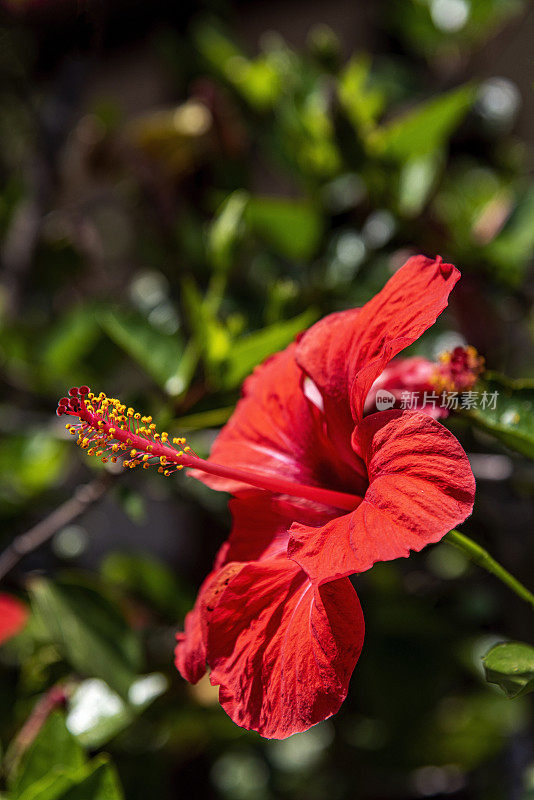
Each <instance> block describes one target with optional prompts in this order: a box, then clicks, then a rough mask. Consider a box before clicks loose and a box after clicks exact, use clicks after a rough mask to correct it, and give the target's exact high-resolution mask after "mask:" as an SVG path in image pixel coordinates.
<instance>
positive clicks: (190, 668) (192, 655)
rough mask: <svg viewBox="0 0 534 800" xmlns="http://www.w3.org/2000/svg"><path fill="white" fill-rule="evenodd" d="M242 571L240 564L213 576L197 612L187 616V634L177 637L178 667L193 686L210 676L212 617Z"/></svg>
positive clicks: (204, 588) (205, 585)
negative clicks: (208, 648) (208, 654)
mask: <svg viewBox="0 0 534 800" xmlns="http://www.w3.org/2000/svg"><path fill="white" fill-rule="evenodd" d="M240 568H241V565H240V564H237V563H235V562H232V563H228V564H225V565H224V566H222V567H220V568H216V569H214V570H213V571H212V572H210V574H209V575H208V577H207V578H206V580H205V581H204V583H203V584H202V586H201V587H200V589H199V591H198V595H197V600H196V603H195V606H194V608H193V610H192V611H190V612H189V613H188V614H187V615H186V618H185V625H184V628H185V630H184V631H183V632H180V633H177V634H176V642H177V644H176V648H175V650H174V663H175V665H176V668H177V670H178V672H179V673H180V675H181V676H182V677H183V678H185V679H186V681H189V683H197V682H198V681H199V680H200V679H201V678H202V676H203V675H204V674H205V673H206V640H207V633H208V621H209V617H210V614H211V612H212V611H213V609H214V608H215V606H216V605H217V603H218V601H219V596H220V594H221V592H222V591H223V590H224V589H225V587H226V586H227V584H228V582H229V581H230V579H231V577H232V576H233V575H234V574H235V573H236V572H237V571H239V569H240Z"/></svg>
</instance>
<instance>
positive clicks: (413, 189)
mask: <svg viewBox="0 0 534 800" xmlns="http://www.w3.org/2000/svg"><path fill="white" fill-rule="evenodd" d="M442 165H443V157H442V154H441V153H439V152H437V153H429V154H427V155H425V156H421V157H420V158H412V159H410V160H409V161H407V162H406V163H405V164H404V165H403V167H402V169H401V172H400V175H399V199H398V203H399V212H400V213H401V214H402V215H403V216H406V217H414V216H416V215H417V214H419V213H420V211H421V210H422V208H423V207H424V205H425V202H426V201H427V199H428V196H429V194H430V192H431V191H432V188H433V187H434V185H435V183H436V178H437V175H438V172H439V170H440V168H441V167H442Z"/></svg>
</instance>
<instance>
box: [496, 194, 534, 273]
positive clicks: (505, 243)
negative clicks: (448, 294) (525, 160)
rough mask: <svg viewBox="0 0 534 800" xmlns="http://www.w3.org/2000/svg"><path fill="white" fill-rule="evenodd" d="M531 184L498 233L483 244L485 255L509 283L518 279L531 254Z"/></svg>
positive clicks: (533, 238)
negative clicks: (488, 242)
mask: <svg viewBox="0 0 534 800" xmlns="http://www.w3.org/2000/svg"><path fill="white" fill-rule="evenodd" d="M533 217H534V187H531V188H530V189H529V190H528V191H527V192H526V193H525V194H524V196H523V197H522V199H521V200H520V201H519V203H518V204H517V206H516V208H515V210H514V212H513V214H512V216H511V217H510V219H509V220H508V222H507V223H506V225H505V226H504V228H503V230H502V231H501V233H500V234H499V235H498V236H497V237H496V238H495V239H494V240H493V241H492V242H491V243H490V244H489V245H488V246H487V248H486V255H487V256H488V258H489V259H490V261H491V262H492V263H493V264H494V265H495V267H497V269H498V270H499V273H500V274H501V275H502V276H503V277H505V278H507V279H508V282H509V283H511V285H512V286H517V285H518V284H520V283H521V281H522V280H523V278H524V276H525V270H526V268H527V266H528V264H529V262H530V259H531V258H532V255H533V254H534V225H533V224H532V219H533Z"/></svg>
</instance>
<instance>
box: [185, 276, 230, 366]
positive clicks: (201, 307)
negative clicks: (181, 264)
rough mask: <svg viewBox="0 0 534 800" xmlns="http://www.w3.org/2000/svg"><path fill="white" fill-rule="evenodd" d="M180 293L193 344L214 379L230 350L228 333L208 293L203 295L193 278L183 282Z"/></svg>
mask: <svg viewBox="0 0 534 800" xmlns="http://www.w3.org/2000/svg"><path fill="white" fill-rule="evenodd" d="M182 293H183V300H184V304H185V308H186V310H187V314H188V317H189V323H190V325H191V328H192V329H193V335H194V342H195V346H196V347H197V348H198V352H199V353H201V354H202V356H203V358H204V363H205V366H206V369H207V372H208V374H209V376H210V379H211V380H212V381H213V380H215V379H216V373H217V367H218V365H219V364H220V363H221V362H222V361H224V359H225V358H226V357H227V355H228V353H229V351H230V346H231V340H230V335H229V333H228V331H227V329H226V328H225V327H224V326H223V325H222V323H221V322H220V320H219V319H218V318H217V315H216V309H215V308H214V304H213V303H212V299H211V298H210V297H209V295H206V296H205V297H203V296H202V295H201V294H200V292H199V290H198V287H197V285H196V283H195V282H194V281H193V280H185V281H184V282H183V284H182ZM215 305H217V304H216V303H215Z"/></svg>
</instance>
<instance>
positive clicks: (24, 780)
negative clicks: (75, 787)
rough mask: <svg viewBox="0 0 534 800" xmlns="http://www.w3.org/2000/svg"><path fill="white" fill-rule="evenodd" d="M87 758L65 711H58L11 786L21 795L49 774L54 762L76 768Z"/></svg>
mask: <svg viewBox="0 0 534 800" xmlns="http://www.w3.org/2000/svg"><path fill="white" fill-rule="evenodd" d="M84 762H85V756H84V753H83V750H82V748H81V747H80V745H79V744H78V742H77V741H76V739H75V738H74V736H73V735H72V734H71V733H70V732H69V730H68V729H67V727H66V725H65V720H64V717H63V715H62V714H61V713H60V712H59V711H54V712H52V713H51V714H50V716H49V717H48V718H47V719H46V721H45V723H44V724H43V726H42V728H41V730H40V731H39V733H38V734H37V736H36V737H35V739H34V740H33V742H32V744H31V745H30V747H29V748H28V750H27V751H26V752H25V754H24V756H23V757H22V760H21V762H20V764H19V765H18V768H17V770H16V772H15V775H14V777H13V778H12V779H11V780H10V782H9V783H10V789H11V791H12V792H13V795H14V798H15V799H16V798H19V797H20V796H21V795H22V794H23V793H24V792H25V790H26V789H28V788H29V787H30V786H32V784H34V783H35V782H36V781H38V780H40V779H41V778H43V777H45V776H46V775H47V773H48V772H49V770H50V768H51V767H52V766H53V767H56V768H74V769H76V768H78V767H81V766H82V765H83V764H84Z"/></svg>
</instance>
